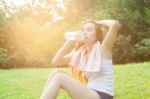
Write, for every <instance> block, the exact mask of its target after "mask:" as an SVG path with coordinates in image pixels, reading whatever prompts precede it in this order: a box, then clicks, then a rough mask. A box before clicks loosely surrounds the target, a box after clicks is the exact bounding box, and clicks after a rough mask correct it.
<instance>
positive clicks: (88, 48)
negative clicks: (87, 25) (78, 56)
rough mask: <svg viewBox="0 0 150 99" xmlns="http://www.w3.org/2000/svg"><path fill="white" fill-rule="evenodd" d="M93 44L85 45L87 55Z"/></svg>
mask: <svg viewBox="0 0 150 99" xmlns="http://www.w3.org/2000/svg"><path fill="white" fill-rule="evenodd" d="M93 45H94V44H85V47H86V49H87V53H88V54H89V53H90V52H91V50H92V47H93Z"/></svg>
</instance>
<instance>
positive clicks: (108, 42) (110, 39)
mask: <svg viewBox="0 0 150 99" xmlns="http://www.w3.org/2000/svg"><path fill="white" fill-rule="evenodd" d="M96 23H98V24H101V25H105V26H107V27H108V28H109V30H108V33H107V34H106V36H105V38H104V40H103V42H102V46H103V47H105V48H107V49H112V47H113V43H114V41H115V38H116V36H117V32H118V29H119V28H120V26H121V25H120V23H119V22H118V21H116V20H100V21H96Z"/></svg>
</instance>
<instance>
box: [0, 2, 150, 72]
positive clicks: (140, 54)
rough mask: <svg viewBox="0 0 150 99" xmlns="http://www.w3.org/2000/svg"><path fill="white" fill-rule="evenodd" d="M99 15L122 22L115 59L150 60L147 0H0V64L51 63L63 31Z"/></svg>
mask: <svg viewBox="0 0 150 99" xmlns="http://www.w3.org/2000/svg"><path fill="white" fill-rule="evenodd" d="M102 19H115V20H118V21H119V22H120V23H121V24H122V26H121V28H120V30H119V33H118V36H117V38H116V42H115V44H114V48H113V63H114V64H126V63H133V62H144V61H150V28H149V27H150V1H149V0H0V68H4V69H11V68H22V67H23V68H26V67H53V66H52V64H51V59H52V58H53V56H54V55H55V53H56V52H57V51H58V49H59V48H60V47H61V46H62V45H63V43H64V42H65V39H64V34H65V33H66V32H67V31H77V30H79V29H80V25H81V24H82V22H84V21H85V20H102ZM106 33H107V28H106ZM106 33H105V34H106Z"/></svg>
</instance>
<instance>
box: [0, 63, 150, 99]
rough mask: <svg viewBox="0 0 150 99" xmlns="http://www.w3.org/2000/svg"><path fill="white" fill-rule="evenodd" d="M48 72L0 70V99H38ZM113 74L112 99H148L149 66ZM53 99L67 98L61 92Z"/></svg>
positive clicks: (132, 66)
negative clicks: (113, 90)
mask: <svg viewBox="0 0 150 99" xmlns="http://www.w3.org/2000/svg"><path fill="white" fill-rule="evenodd" d="M52 70H53V69H43V68H40V69H12V70H0V99H39V97H40V95H41V92H42V89H43V87H44V84H45V81H46V80H47V77H48V75H49V73H50V72H51V71H52ZM64 70H66V71H67V69H64ZM114 71H115V72H114V73H115V99H150V62H147V63H139V64H127V65H117V66H115V67H114ZM57 99H71V97H70V96H69V95H68V94H67V93H66V92H65V91H64V90H61V91H60V93H59V95H58V97H57Z"/></svg>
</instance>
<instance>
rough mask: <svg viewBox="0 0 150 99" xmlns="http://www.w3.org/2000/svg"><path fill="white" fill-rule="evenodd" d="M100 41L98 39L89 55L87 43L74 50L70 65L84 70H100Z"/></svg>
mask: <svg viewBox="0 0 150 99" xmlns="http://www.w3.org/2000/svg"><path fill="white" fill-rule="evenodd" d="M100 45H101V44H100V41H96V42H95V43H94V45H93V47H92V50H91V52H90V53H89V56H88V57H87V49H86V47H85V45H83V46H81V47H80V48H79V49H78V50H73V51H72V53H71V59H70V62H69V65H71V66H73V67H75V68H76V69H78V70H80V71H84V72H99V71H100V67H101V56H102V54H101V46H100Z"/></svg>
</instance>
